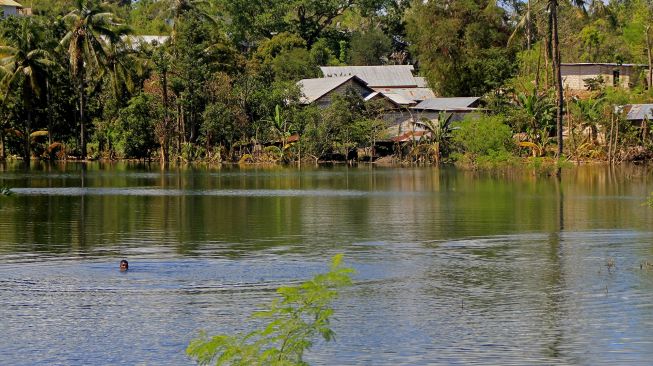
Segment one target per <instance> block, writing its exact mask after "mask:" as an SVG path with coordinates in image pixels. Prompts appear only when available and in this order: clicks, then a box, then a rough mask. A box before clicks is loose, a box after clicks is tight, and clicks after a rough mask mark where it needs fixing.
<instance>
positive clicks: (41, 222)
mask: <svg viewBox="0 0 653 366" xmlns="http://www.w3.org/2000/svg"><path fill="white" fill-rule="evenodd" d="M652 183H653V171H651V170H648V169H647V168H643V167H635V166H622V167H615V168H609V167H596V166H594V167H577V168H573V169H569V170H565V171H563V177H562V179H561V181H558V180H557V179H555V178H552V177H547V176H538V175H534V174H531V173H529V172H521V173H516V172H511V173H506V172H503V173H496V172H493V173H487V172H486V173H481V172H464V171H457V170H455V169H433V168H403V169H398V168H375V167H370V166H360V167H354V168H352V167H332V168H320V169H302V170H298V169H290V168H274V169H257V168H251V169H238V168H229V169H226V168H223V169H216V168H202V167H195V168H171V169H167V170H161V168H160V167H159V166H156V165H138V164H113V165H110V164H109V165H107V164H101V163H90V164H88V165H84V164H80V163H68V164H55V165H48V164H45V163H33V166H32V167H31V169H29V170H25V169H23V168H21V167H20V166H19V165H11V164H10V165H0V186H2V185H7V186H10V187H12V188H13V190H14V192H15V194H14V195H13V196H11V197H0V334H1V335H2V336H1V337H0V365H119V364H120V365H145V364H147V365H186V364H189V365H190V364H193V362H192V360H190V359H188V358H187V357H186V356H185V354H184V350H185V347H186V346H187V344H188V342H189V341H190V340H191V339H192V338H193V337H195V336H197V335H198V334H199V332H200V330H202V329H204V330H206V331H208V332H209V333H210V334H216V333H220V332H225V333H234V332H238V331H246V330H251V329H252V327H253V326H254V325H255V323H254V322H252V321H251V319H249V315H250V314H251V313H252V311H255V310H258V309H260V306H261V305H263V304H266V303H268V302H269V301H270V300H271V299H273V298H274V296H275V292H274V290H275V289H276V288H277V287H279V286H283V285H289V284H295V283H298V282H299V281H302V280H305V279H308V278H310V277H311V276H313V275H314V274H316V273H319V272H321V271H324V270H326V268H327V264H328V261H329V259H330V257H331V256H333V255H334V254H337V253H343V254H344V255H345V261H346V263H347V264H348V265H349V266H351V267H354V268H355V269H356V271H357V274H356V276H355V284H354V286H352V287H350V288H348V289H346V290H344V291H343V292H342V295H341V297H340V299H339V300H338V301H337V302H336V303H335V315H334V318H333V322H332V325H333V329H334V330H335V331H336V333H337V336H336V341H335V342H329V343H325V342H322V341H318V342H316V344H315V346H314V347H313V348H312V349H311V350H310V352H308V354H307V355H306V360H307V361H308V362H310V363H311V364H313V365H399V364H403V365H426V364H428V365H436V364H446V365H452V364H453V365H456V364H459V365H463V364H464V365H468V364H496V365H510V364H520V365H523V364H529V365H532V364H546V365H549V364H581V365H597V364H610V365H625V364H628V365H634V364H650V363H651V360H653V265H650V266H649V265H647V261H648V262H650V263H653V230H652V228H653V226H652V223H653V209H651V208H648V207H646V206H644V205H643V203H644V202H645V201H646V197H647V196H648V195H649V194H650V192H651V191H653V186H652ZM122 258H127V259H128V260H129V263H130V270H129V271H128V272H126V273H121V272H119V271H118V264H119V261H120V259H122Z"/></svg>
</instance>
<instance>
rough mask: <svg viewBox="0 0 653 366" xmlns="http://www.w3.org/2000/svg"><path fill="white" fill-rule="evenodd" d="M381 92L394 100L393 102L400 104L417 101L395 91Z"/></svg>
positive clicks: (409, 103)
mask: <svg viewBox="0 0 653 366" xmlns="http://www.w3.org/2000/svg"><path fill="white" fill-rule="evenodd" d="M381 94H383V95H385V96H386V97H388V98H389V99H390V100H392V101H393V102H395V103H396V104H399V105H411V104H416V103H417V102H416V101H414V100H413V99H408V98H405V97H404V96H403V95H401V94H395V93H381Z"/></svg>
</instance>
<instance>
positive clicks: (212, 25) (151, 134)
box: [0, 0, 653, 165]
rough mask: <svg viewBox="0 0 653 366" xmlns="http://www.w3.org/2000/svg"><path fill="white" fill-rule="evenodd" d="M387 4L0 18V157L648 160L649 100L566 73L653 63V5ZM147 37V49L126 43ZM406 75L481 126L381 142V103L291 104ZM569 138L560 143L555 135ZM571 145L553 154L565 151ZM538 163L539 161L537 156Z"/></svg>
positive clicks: (339, 0) (194, 2) (642, 85)
mask: <svg viewBox="0 0 653 366" xmlns="http://www.w3.org/2000/svg"><path fill="white" fill-rule="evenodd" d="M447 4H448V5H447V6H445V5H444V3H442V2H440V1H428V2H424V1H397V0H371V1H367V0H366V1H362V0H328V1H322V0H321V1H316V0H292V1H268V2H255V1H254V2H252V1H240V0H206V1H205V0H162V1H154V0H141V1H133V2H132V1H108V2H100V1H98V0H75V1H72V0H70V1H59V0H57V1H55V0H34V1H32V7H33V8H32V13H33V15H32V16H25V17H16V16H8V17H5V18H4V19H2V20H0V44H1V45H2V46H1V47H0V55H1V57H0V66H1V68H0V78H1V82H0V87H1V92H0V159H4V158H6V157H21V158H22V159H29V158H34V157H37V158H43V159H71V158H74V159H86V158H90V159H100V158H103V159H160V160H161V161H164V162H168V161H182V162H191V161H198V160H201V161H208V162H216V163H220V162H242V163H248V162H267V163H294V162H298V161H301V160H308V161H311V162H317V161H324V160H356V159H357V160H368V161H369V160H376V159H378V158H381V157H383V156H388V157H389V159H392V160H394V161H396V162H408V163H421V164H439V163H442V162H452V161H455V162H458V163H459V164H471V165H484V164H487V163H492V164H494V163H503V162H514V161H519V160H520V159H521V158H524V159H531V160H532V159H537V161H540V162H541V161H544V160H546V159H550V160H551V161H558V159H559V158H562V157H563V156H564V157H566V158H567V159H572V160H576V161H585V160H600V161H610V162H618V161H624V160H647V159H649V158H650V157H651V155H652V152H653V141H652V140H651V124H650V122H649V121H648V120H647V119H645V120H644V121H642V122H641V123H639V124H635V125H633V124H631V122H629V121H627V120H626V119H625V114H624V113H623V112H622V111H621V110H620V106H623V105H625V104H631V103H643V102H647V101H651V100H653V98H652V94H651V91H650V89H649V88H648V85H650V84H651V82H650V74H648V73H647V72H646V71H645V67H641V68H639V69H637V70H638V71H637V72H638V74H637V75H636V76H634V77H632V78H631V83H630V84H631V87H630V88H621V87H613V86H610V85H606V83H605V82H603V81H602V80H599V79H597V80H588V81H587V83H588V89H589V90H587V91H584V92H582V93H572V92H570V91H569V90H567V91H565V90H562V87H561V85H562V84H560V72H559V71H560V62H561V61H562V62H615V63H619V64H621V63H633V64H644V65H646V64H649V65H650V63H651V47H652V46H651V19H652V18H651V17H650V16H649V14H651V9H652V8H653V7H652V6H651V4H649V3H648V2H646V1H643V0H634V1H628V2H623V1H617V0H613V1H609V2H593V3H577V2H574V3H571V2H566V1H557V0H551V1H548V2H531V1H528V2H523V1H505V2H499V3H497V2H492V1H485V0H478V1H474V2H460V1H454V2H453V3H451V2H447ZM142 35H155V36H166V37H167V38H156V39H157V41H155V42H143V41H142V40H143V38H142V37H141V38H139V37H137V36H142ZM381 64H415V65H416V68H417V72H418V74H419V75H422V76H424V77H426V78H427V80H428V82H429V85H430V86H431V87H432V89H433V90H434V91H435V93H436V94H437V95H440V96H481V97H482V105H481V107H482V109H481V110H482V114H483V116H481V118H478V119H475V120H472V119H466V120H464V121H462V122H461V121H458V122H452V123H443V121H447V122H448V120H447V118H448V117H447V116H442V117H441V118H439V119H438V120H435V121H425V123H424V124H423V125H424V126H425V128H426V129H427V130H428V131H429V133H428V134H427V135H426V136H425V138H421V139H413V140H410V141H403V142H395V141H391V140H387V139H385V140H384V136H383V134H382V132H383V131H384V130H385V129H386V128H387V122H386V121H385V120H384V119H383V118H382V115H381V113H380V112H379V106H377V105H375V104H374V103H365V102H364V101H363V100H362V98H361V97H360V96H357V95H355V94H345V95H342V96H341V97H339V98H336V99H335V100H334V101H333V103H331V105H329V106H328V107H327V108H318V107H315V106H304V105H302V104H301V103H299V101H300V99H301V93H300V90H299V88H298V86H297V84H296V82H297V81H298V80H300V79H302V78H310V77H318V76H319V75H320V70H319V68H318V66H321V65H381ZM563 134H564V140H563V136H562V135H563ZM563 141H564V145H563ZM543 159H544V160H543Z"/></svg>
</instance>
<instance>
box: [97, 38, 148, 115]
mask: <svg viewBox="0 0 653 366" xmlns="http://www.w3.org/2000/svg"><path fill="white" fill-rule="evenodd" d="M104 52H105V62H104V66H105V67H104V69H103V70H102V71H103V74H104V73H108V75H109V77H110V81H111V89H112V92H113V96H114V98H115V99H116V100H117V101H118V105H119V106H122V104H123V101H124V99H125V98H124V92H125V91H127V92H129V93H133V92H134V91H135V90H136V80H137V77H139V76H142V75H143V74H144V73H145V67H146V64H147V61H145V60H143V59H142V58H140V57H139V53H138V52H137V50H136V46H134V45H132V44H131V42H129V41H128V40H122V39H121V40H120V41H118V42H107V45H106V46H105V50H104Z"/></svg>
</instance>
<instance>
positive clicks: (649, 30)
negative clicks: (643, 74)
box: [646, 25, 653, 90]
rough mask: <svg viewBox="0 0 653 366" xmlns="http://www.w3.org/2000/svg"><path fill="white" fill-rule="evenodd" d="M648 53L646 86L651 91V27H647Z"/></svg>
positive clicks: (652, 60)
mask: <svg viewBox="0 0 653 366" xmlns="http://www.w3.org/2000/svg"><path fill="white" fill-rule="evenodd" d="M646 52H647V54H648V75H647V76H648V78H647V81H648V85H647V86H646V87H647V88H648V89H649V90H651V87H652V86H651V84H653V54H651V26H650V25H648V26H646Z"/></svg>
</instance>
